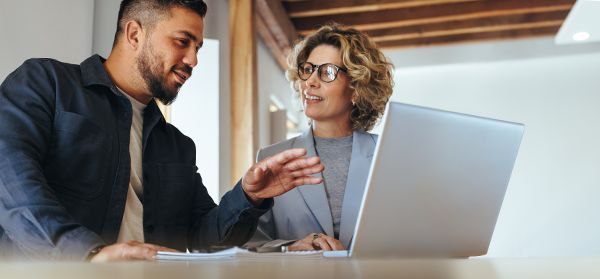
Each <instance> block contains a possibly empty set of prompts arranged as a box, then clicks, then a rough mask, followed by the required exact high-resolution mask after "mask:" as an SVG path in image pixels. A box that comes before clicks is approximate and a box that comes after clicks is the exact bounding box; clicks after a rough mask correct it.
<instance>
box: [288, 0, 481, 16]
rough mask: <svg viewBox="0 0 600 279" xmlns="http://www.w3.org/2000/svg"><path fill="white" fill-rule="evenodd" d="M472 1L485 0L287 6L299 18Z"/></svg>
mask: <svg viewBox="0 0 600 279" xmlns="http://www.w3.org/2000/svg"><path fill="white" fill-rule="evenodd" d="M471 1H483V0H328V1H309V2H294V3H289V4H287V5H286V6H285V7H286V10H287V11H288V14H289V16H290V18H299V17H314V16H325V15H335V14H347V13H357V12H367V11H381V10H389V9H400V8H408V7H418V6H427V5H436V4H447V3H458V2H471Z"/></svg>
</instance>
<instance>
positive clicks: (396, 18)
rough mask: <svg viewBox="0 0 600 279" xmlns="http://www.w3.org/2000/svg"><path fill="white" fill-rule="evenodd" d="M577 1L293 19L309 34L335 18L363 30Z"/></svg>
mask: <svg viewBox="0 0 600 279" xmlns="http://www.w3.org/2000/svg"><path fill="white" fill-rule="evenodd" d="M574 3H575V0H544V1H521V0H503V1H476V2H469V3H452V4H442V5H432V6H423V7H413V8H403V9H394V10H384V11H378V12H364V13H351V14H342V15H333V16H318V17H308V18H297V19H293V22H294V23H295V26H296V29H297V30H298V32H299V33H300V34H301V35H307V34H310V33H312V32H314V31H315V28H317V26H318V25H323V24H325V23H327V22H328V21H335V22H338V23H341V24H345V25H349V26H353V27H355V28H357V29H361V30H374V29H384V28H396V27H403V26H411V25H423V24H433V23H441V22H449V21H461V20H469V19H477V18H486V17H496V16H507V15H515V14H530V13H543V12H553V11H568V10H570V9H571V8H572V7H573V4H574Z"/></svg>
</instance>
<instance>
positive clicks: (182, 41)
mask: <svg viewBox="0 0 600 279" xmlns="http://www.w3.org/2000/svg"><path fill="white" fill-rule="evenodd" d="M178 41H179V43H180V44H181V45H184V46H187V44H188V41H187V40H178Z"/></svg>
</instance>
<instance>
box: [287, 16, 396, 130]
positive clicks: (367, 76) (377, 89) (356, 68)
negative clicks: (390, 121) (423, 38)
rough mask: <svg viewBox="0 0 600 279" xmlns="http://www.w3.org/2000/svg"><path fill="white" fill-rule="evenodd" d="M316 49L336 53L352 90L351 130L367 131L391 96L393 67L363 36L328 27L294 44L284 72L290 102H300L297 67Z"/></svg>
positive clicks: (362, 34)
mask: <svg viewBox="0 0 600 279" xmlns="http://www.w3.org/2000/svg"><path fill="white" fill-rule="evenodd" d="M320 45H330V46H333V47H336V48H337V49H339V50H340V53H341V55H342V61H343V63H344V67H345V68H346V69H347V70H348V76H349V77H350V88H352V89H354V102H355V104H354V106H353V107H352V111H351V112H350V123H351V127H352V129H353V130H356V131H370V130H371V129H373V127H374V126H375V124H377V121H378V120H379V119H380V118H381V116H382V115H383V112H384V110H385V105H386V103H387V102H388V100H389V99H390V96H391V95H392V89H393V87H394V80H393V75H392V71H393V69H394V65H393V64H392V63H391V62H390V61H389V59H388V58H387V57H385V56H384V55H383V53H382V52H381V50H380V49H379V47H378V46H377V44H376V43H375V41H373V39H371V38H370V37H369V36H367V35H366V34H364V33H362V32H361V31H358V30H356V29H354V28H349V27H345V26H342V25H340V24H337V23H329V24H327V25H325V26H323V27H321V28H320V29H319V30H318V31H317V32H315V33H313V34H310V35H308V36H307V37H305V38H304V39H302V40H300V41H299V42H297V43H296V45H295V46H294V48H293V50H292V51H291V52H290V54H289V56H288V65H289V70H287V71H286V78H287V80H288V81H290V82H291V83H292V89H293V90H294V98H295V99H296V100H297V101H298V102H299V103H301V101H300V100H301V99H302V98H301V94H302V93H301V92H300V82H301V81H302V80H301V79H300V77H298V64H299V63H302V62H306V60H307V59H308V56H309V55H310V53H311V52H312V51H313V50H314V49H315V48H316V47H318V46H320ZM300 107H301V106H300ZM301 111H302V110H301Z"/></svg>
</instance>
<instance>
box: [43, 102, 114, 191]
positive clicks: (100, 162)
mask: <svg viewBox="0 0 600 279" xmlns="http://www.w3.org/2000/svg"><path fill="white" fill-rule="evenodd" d="M111 151H112V137H111V135H110V133H109V132H108V131H106V130H104V129H102V128H101V127H100V126H98V125H96V124H95V123H93V122H92V121H90V120H88V119H86V118H85V117H83V116H81V115H78V114H75V113H71V112H66V111H57V112H56V115H55V121H54V127H53V129H52V133H51V137H50V149H49V151H48V157H47V159H46V165H45V167H44V174H45V176H46V179H47V181H48V185H50V187H52V188H53V189H54V190H55V191H57V192H61V193H64V194H67V195H70V196H73V197H76V198H80V199H84V200H91V199H94V198H96V197H98V196H99V195H100V194H101V193H102V189H103V186H104V181H105V179H106V174H107V171H108V165H109V159H110V155H111Z"/></svg>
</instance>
